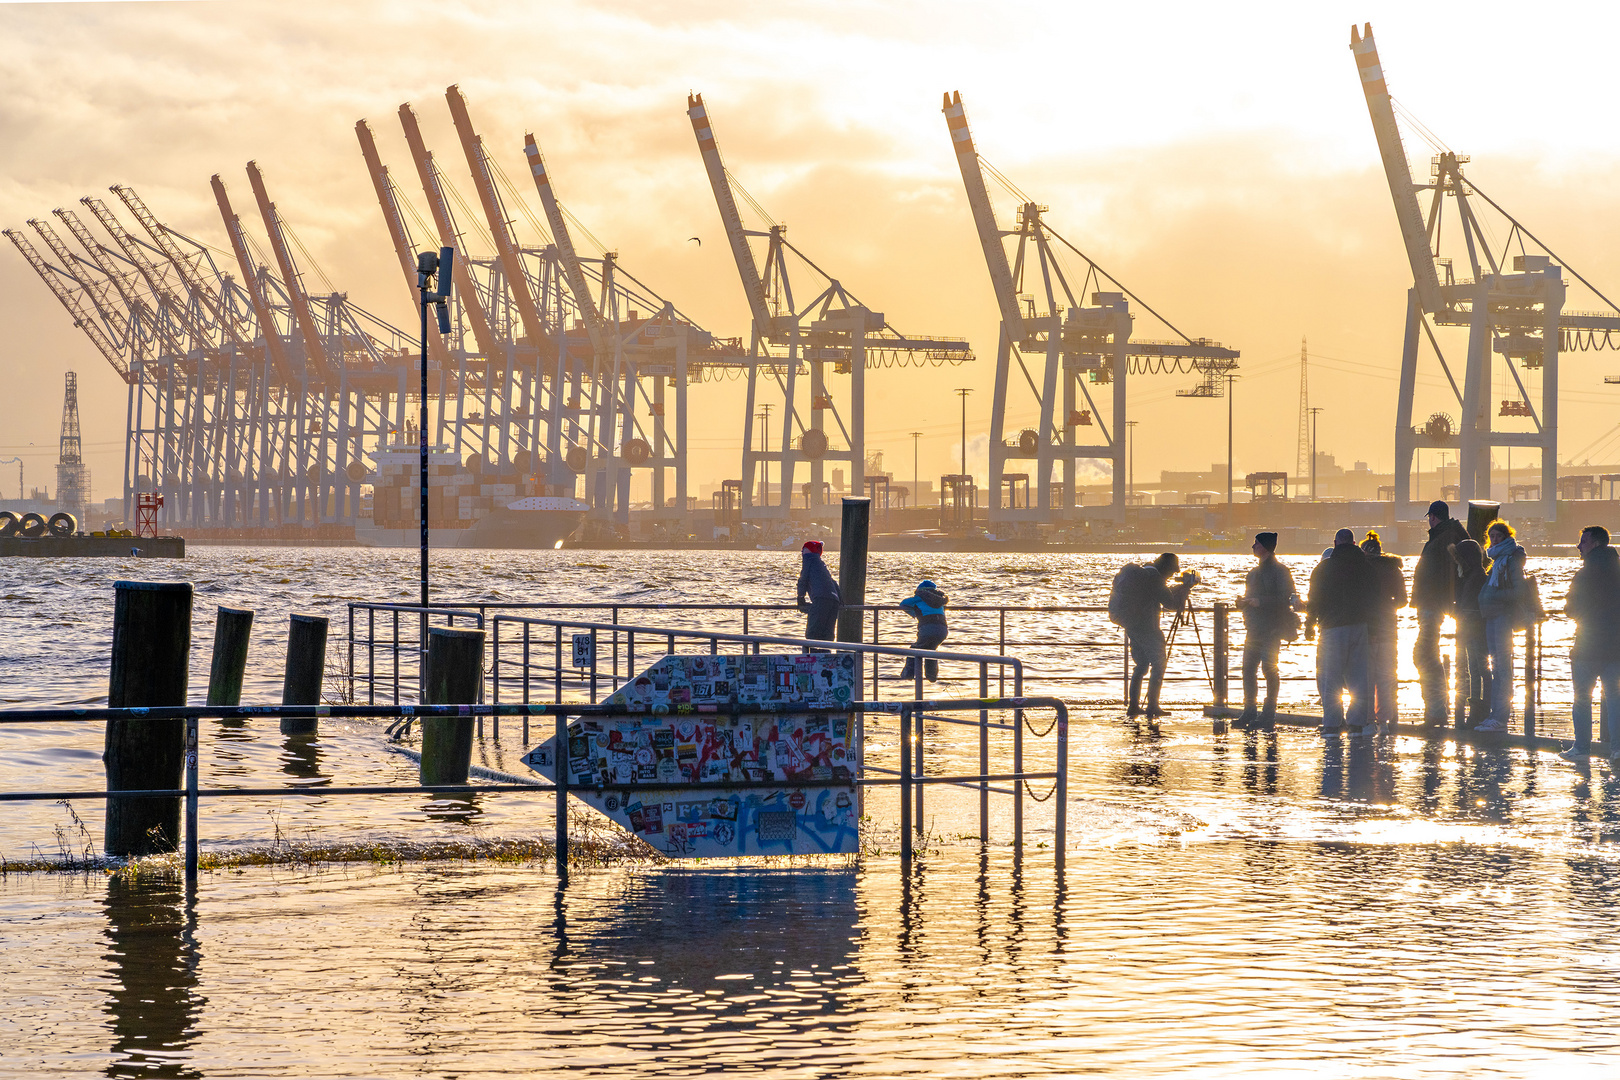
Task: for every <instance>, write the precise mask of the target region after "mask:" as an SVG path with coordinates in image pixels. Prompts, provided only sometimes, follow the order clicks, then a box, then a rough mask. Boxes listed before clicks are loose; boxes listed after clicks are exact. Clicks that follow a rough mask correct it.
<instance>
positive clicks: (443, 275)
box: [416, 247, 456, 648]
mask: <svg viewBox="0 0 1620 1080" xmlns="http://www.w3.org/2000/svg"><path fill="white" fill-rule="evenodd" d="M455 257H456V249H455V248H453V247H442V248H440V249H439V250H438V252H437V253H435V252H432V251H423V252H418V253H417V256H416V288H417V292H418V293H419V294H420V301H419V306H420V307H421V309H422V409H421V413H420V419H419V422H418V423H419V426H420V428H421V431H420V432H419V437H420V440H421V446H422V505H421V507H420V511H421V515H422V606H423V607H427V606H428V321H427V319H428V305H429V304H432V305H433V307H434V310H435V311H436V312H437V314H438V317H439V333H441V334H448V333H449V332H450V307H449V300H450V287H451V283H452V282H453V281H454V280H455V279H454V276H453V275H452V273H451V269H452V267H453V265H454V263H455ZM435 278H436V279H437V285H436V286H435ZM426 638H427V635H426V634H425V633H424V634H423V642H424V645H423V647H424V648H426Z"/></svg>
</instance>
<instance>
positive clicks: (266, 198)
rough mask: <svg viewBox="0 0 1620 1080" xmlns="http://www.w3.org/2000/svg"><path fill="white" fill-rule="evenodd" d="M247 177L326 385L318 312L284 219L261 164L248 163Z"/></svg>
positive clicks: (312, 361) (300, 330) (309, 353)
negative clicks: (300, 273)
mask: <svg viewBox="0 0 1620 1080" xmlns="http://www.w3.org/2000/svg"><path fill="white" fill-rule="evenodd" d="M247 174H248V183H250V184H252V185H253V198H254V200H255V201H257V202H258V204H259V216H260V217H262V218H264V227H265V231H266V232H268V233H269V234H270V250H271V251H272V252H274V253H275V256H276V266H277V267H278V268H279V269H280V270H281V281H282V284H284V285H286V287H287V298H288V299H289V300H290V301H291V302H292V309H293V319H294V320H295V321H296V322H297V323H298V334H299V337H301V338H302V339H303V342H304V355H305V356H306V357H308V360H309V365H310V366H311V367H313V368H314V371H313V373H312V374H313V375H314V376H315V380H316V381H317V382H320V383H323V384H324V383H326V382H328V381H329V380H330V379H331V377H332V373H331V372H330V371H329V370H328V368H329V365H328V364H327V360H326V346H325V345H323V344H322V343H321V332H320V327H318V326H316V325H315V315H314V312H312V311H310V309H309V296H308V295H307V294H306V293H305V292H304V286H303V283H302V281H301V280H300V279H299V276H298V267H297V266H296V265H294V263H293V258H292V252H291V251H290V250H288V248H287V237H286V235H285V234H284V233H283V232H282V228H281V215H280V214H278V213H277V212H276V204H275V203H273V202H271V201H270V194H269V192H268V191H266V190H265V186H264V174H263V173H261V172H260V171H259V165H258V162H255V161H250V162H248V163H247Z"/></svg>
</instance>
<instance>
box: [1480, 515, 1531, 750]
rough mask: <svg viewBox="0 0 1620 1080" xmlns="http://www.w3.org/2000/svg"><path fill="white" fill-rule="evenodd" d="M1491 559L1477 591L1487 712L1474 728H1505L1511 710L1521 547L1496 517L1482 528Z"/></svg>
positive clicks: (1510, 528) (1521, 585)
mask: <svg viewBox="0 0 1620 1080" xmlns="http://www.w3.org/2000/svg"><path fill="white" fill-rule="evenodd" d="M1485 537H1486V539H1488V540H1489V541H1490V542H1491V546H1490V547H1488V548H1486V549H1485V555H1486V557H1487V558H1489V559H1490V560H1491V562H1490V569H1489V570H1488V571H1487V573H1486V577H1485V585H1484V587H1483V588H1481V589H1480V590H1479V613H1480V615H1481V616H1483V617H1484V619H1485V652H1486V654H1487V656H1488V657H1489V659H1490V662H1491V715H1490V716H1489V717H1488V718H1486V719H1485V720H1483V721H1482V722H1480V723H1479V724H1477V725H1475V727H1474V730H1475V731H1506V730H1507V726H1508V720H1509V719H1511V717H1512V712H1513V631H1514V630H1516V629H1518V626H1519V611H1520V604H1521V603H1522V597H1523V593H1524V590H1525V589H1526V588H1528V586H1527V585H1526V584H1525V582H1524V559H1525V552H1524V548H1522V547H1520V546H1519V544H1518V541H1516V540H1514V539H1513V526H1512V525H1509V524H1508V523H1507V522H1505V521H1502V520H1500V519H1498V520H1496V521H1493V522H1491V527H1490V528H1489V529H1487V530H1485Z"/></svg>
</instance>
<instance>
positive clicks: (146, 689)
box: [102, 581, 191, 855]
mask: <svg viewBox="0 0 1620 1080" xmlns="http://www.w3.org/2000/svg"><path fill="white" fill-rule="evenodd" d="M113 590H114V597H115V599H114V601H113V643H112V672H111V675H110V677H109V680H108V688H107V705H108V707H109V708H113V709H126V708H132V707H135V706H141V705H184V704H185V703H186V679H187V674H188V670H187V658H188V656H189V654H190V652H191V585H190V583H188V582H167V581H164V582H155V581H118V582H114V583H113ZM185 755H186V725H185V721H184V720H110V721H108V722H107V733H106V743H105V752H104V753H103V755H102V760H103V761H104V762H105V763H106V769H107V790H108V791H109V792H112V791H118V790H120V789H123V790H134V791H150V790H154V789H162V788H170V789H172V788H178V787H179V786H180V781H181V776H182V773H183V770H184V769H185ZM179 846H180V800H179V799H178V798H172V799H171V798H148V799H123V798H109V799H108V800H107V819H106V830H105V833H104V835H103V843H102V848H103V850H105V851H106V853H107V854H108V855H158V854H164V853H167V852H171V851H174V850H175V849H176V848H178V847H179Z"/></svg>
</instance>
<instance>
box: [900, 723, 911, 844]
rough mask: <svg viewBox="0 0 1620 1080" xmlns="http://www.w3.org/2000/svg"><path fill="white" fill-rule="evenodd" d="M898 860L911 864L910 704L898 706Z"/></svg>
mask: <svg viewBox="0 0 1620 1080" xmlns="http://www.w3.org/2000/svg"><path fill="white" fill-rule="evenodd" d="M900 861H901V864H902V865H903V866H906V867H909V866H910V864H911V706H910V705H902V706H900Z"/></svg>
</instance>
